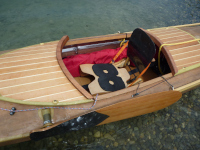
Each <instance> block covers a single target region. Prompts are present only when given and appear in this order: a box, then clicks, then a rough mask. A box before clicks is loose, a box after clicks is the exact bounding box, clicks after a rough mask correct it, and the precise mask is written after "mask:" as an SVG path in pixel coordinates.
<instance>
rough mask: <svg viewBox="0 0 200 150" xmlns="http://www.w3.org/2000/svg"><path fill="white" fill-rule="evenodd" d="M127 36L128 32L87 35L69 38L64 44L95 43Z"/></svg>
mask: <svg viewBox="0 0 200 150" xmlns="http://www.w3.org/2000/svg"><path fill="white" fill-rule="evenodd" d="M124 38H126V33H120V34H108V35H101V36H93V37H86V38H77V39H72V40H69V41H68V42H67V43H65V44H64V45H65V46H67V45H76V44H83V43H93V42H99V41H108V40H116V39H124Z"/></svg>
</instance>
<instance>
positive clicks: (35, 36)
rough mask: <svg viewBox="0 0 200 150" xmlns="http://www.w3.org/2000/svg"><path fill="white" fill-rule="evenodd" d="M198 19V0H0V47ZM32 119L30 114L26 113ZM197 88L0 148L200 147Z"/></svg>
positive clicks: (190, 21) (199, 5)
mask: <svg viewBox="0 0 200 150" xmlns="http://www.w3.org/2000/svg"><path fill="white" fill-rule="evenodd" d="M197 22H200V0H151V1H149V0H123V1H122V0H121V1H119V0H107V1H106V0H101V1H100V0H92V1H89V0H73V1H70V0H57V1H55V0H54V1H53V0H42V1H41V0H34V1H29V0H0V51H2V50H8V49H15V48H20V47H24V46H29V45H33V44H38V43H42V42H49V41H54V40H59V39H60V38H61V37H62V36H63V35H66V34H67V35H69V37H70V38H71V39H74V38H80V37H88V36H96V35H105V34H112V33H116V32H118V31H121V32H124V31H132V30H134V29H135V28H137V27H142V28H145V29H149V28H157V27H164V26H174V25H182V24H190V23H197ZM30 119H31V118H30ZM199 135H200V88H197V89H195V90H193V91H191V92H188V93H186V94H184V95H183V97H182V99H181V100H180V101H178V102H177V103H175V104H174V105H172V106H170V107H168V108H165V109H163V110H160V111H158V112H154V113H151V114H147V115H143V116H139V117H135V118H131V119H127V120H123V121H118V122H115V123H110V124H107V125H103V126H98V127H93V128H90V129H85V130H81V131H75V132H70V133H67V134H64V135H60V136H56V137H51V138H47V139H44V140H42V141H39V142H34V141H29V142H24V143H19V144H14V145H10V146H5V147H2V148H0V149H16V150H19V149H72V150H73V149H77V150H79V149H86V150H88V149H89V150H90V149H97V150H103V149H119V150H126V149H128V150H132V149H141V150H143V149H150V150H154V149H170V150H171V149H172V150H179V149H181V150H182V149H183V150H185V149H186V150H191V149H194V150H197V149H200V136H199Z"/></svg>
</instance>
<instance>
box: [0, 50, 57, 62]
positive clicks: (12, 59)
mask: <svg viewBox="0 0 200 150" xmlns="http://www.w3.org/2000/svg"><path fill="white" fill-rule="evenodd" d="M48 57H56V53H55V52H49V53H48V54H42V53H41V54H36V55H34V54H33V55H25V56H17V57H1V58H0V63H7V62H14V63H15V62H18V61H25V60H33V59H39V58H48Z"/></svg>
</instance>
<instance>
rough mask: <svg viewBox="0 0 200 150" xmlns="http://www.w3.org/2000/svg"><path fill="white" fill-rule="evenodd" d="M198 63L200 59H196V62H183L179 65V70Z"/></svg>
mask: <svg viewBox="0 0 200 150" xmlns="http://www.w3.org/2000/svg"><path fill="white" fill-rule="evenodd" d="M197 63H200V60H199V61H194V62H189V63H186V64H181V65H179V66H177V67H178V70H180V69H184V68H185V67H189V66H192V65H195V64H197Z"/></svg>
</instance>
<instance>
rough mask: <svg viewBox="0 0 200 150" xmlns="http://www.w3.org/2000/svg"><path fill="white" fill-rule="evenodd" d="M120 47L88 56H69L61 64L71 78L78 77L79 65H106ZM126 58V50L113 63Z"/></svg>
mask: <svg viewBox="0 0 200 150" xmlns="http://www.w3.org/2000/svg"><path fill="white" fill-rule="evenodd" d="M120 49H121V47H119V48H117V49H105V50H102V51H97V52H93V53H89V54H79V55H74V56H69V57H67V58H64V59H63V62H64V64H65V66H66V67H67V69H68V70H69V72H70V73H71V75H72V76H73V77H78V76H80V72H79V69H80V67H79V66H80V65H81V64H106V63H109V62H110V61H111V60H112V59H113V57H114V56H115V55H116V54H117V52H118V51H119V50H120ZM126 57H127V48H126V49H125V50H124V51H123V52H122V53H121V55H120V56H119V57H118V58H117V59H116V61H115V62H117V61H119V60H121V59H123V58H126Z"/></svg>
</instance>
